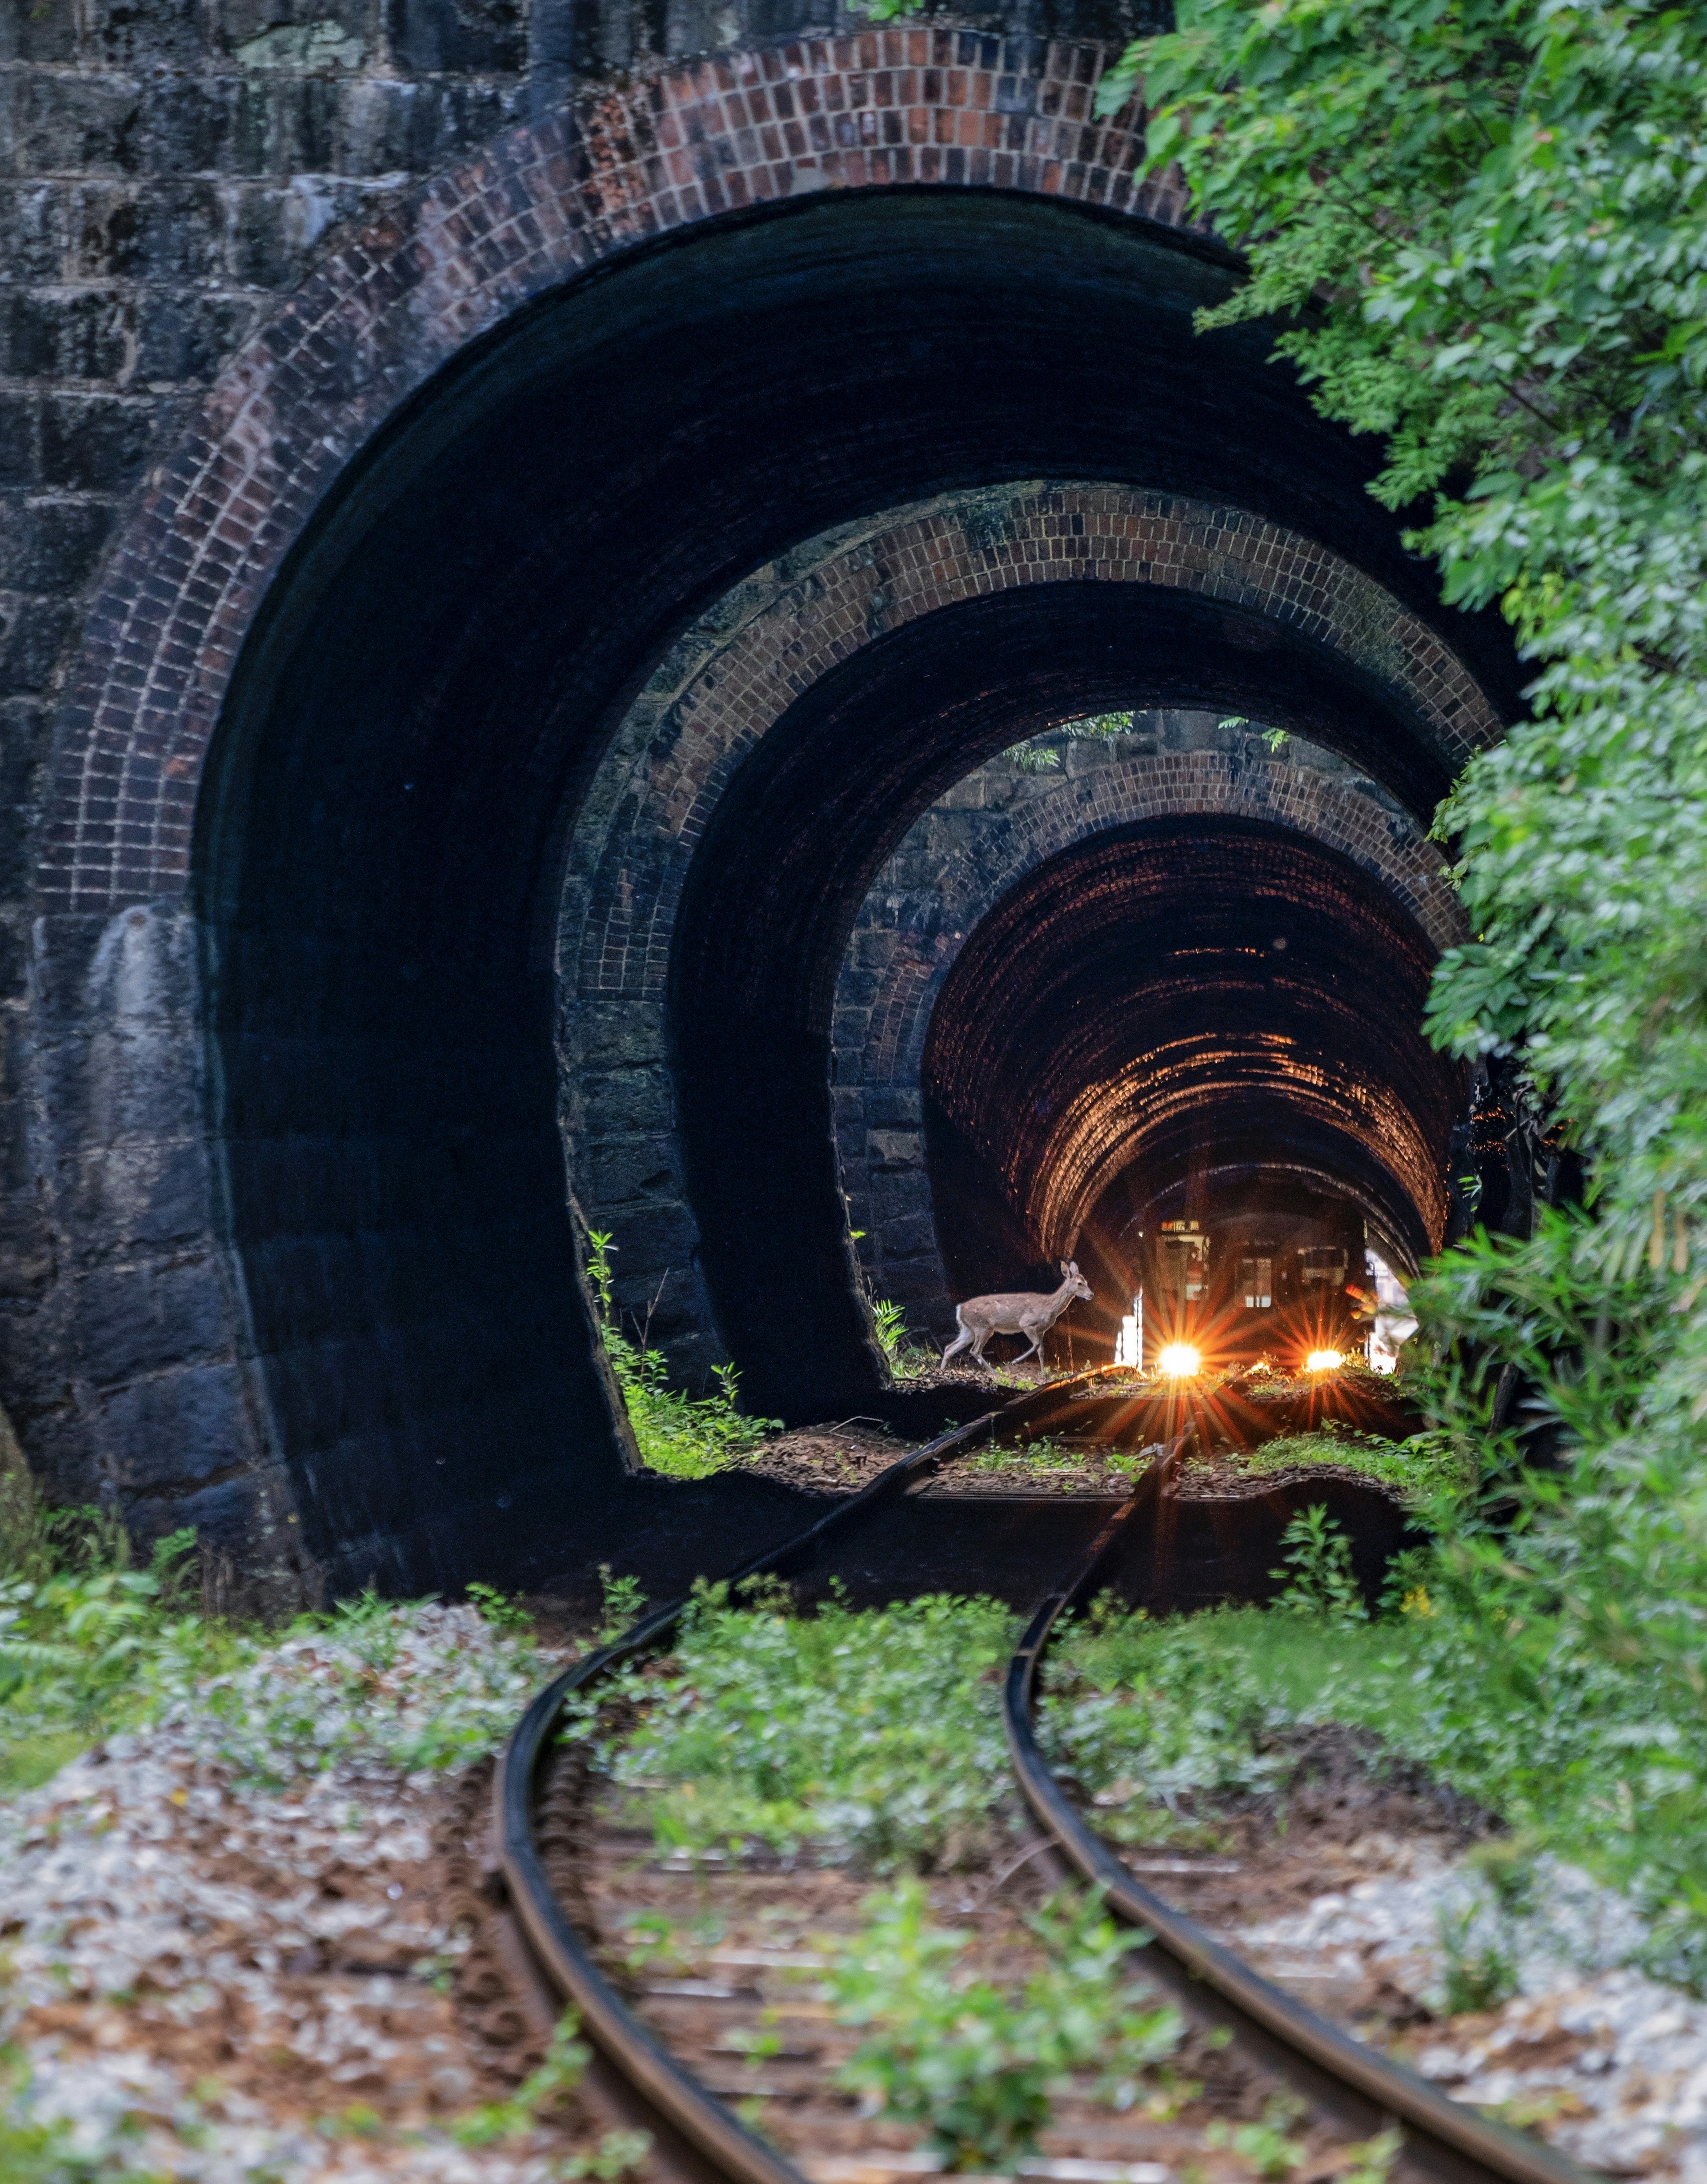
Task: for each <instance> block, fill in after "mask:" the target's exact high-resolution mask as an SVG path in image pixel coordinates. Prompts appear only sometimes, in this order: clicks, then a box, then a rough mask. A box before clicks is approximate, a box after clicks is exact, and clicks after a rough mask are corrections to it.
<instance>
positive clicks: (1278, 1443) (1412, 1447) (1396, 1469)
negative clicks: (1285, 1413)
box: [1232, 1421, 1469, 1507]
mask: <svg viewBox="0 0 1707 2184" xmlns="http://www.w3.org/2000/svg"><path fill="white" fill-rule="evenodd" d="M1232 1462H1233V1463H1234V1464H1235V1465H1236V1467H1237V1469H1238V1470H1240V1471H1241V1472H1243V1473H1245V1474H1248V1476H1250V1477H1252V1478H1260V1477H1266V1476H1268V1475H1269V1474H1272V1473H1275V1472H1279V1471H1292V1470H1295V1469H1297V1468H1300V1467H1302V1468H1305V1469H1309V1468H1314V1467H1315V1466H1317V1465H1321V1464H1332V1466H1334V1467H1335V1468H1337V1469H1338V1470H1341V1471H1355V1472H1359V1473H1361V1474H1362V1475H1363V1476H1364V1477H1365V1478H1366V1479H1375V1480H1376V1481H1377V1482H1378V1483H1379V1484H1380V1485H1382V1486H1390V1487H1392V1488H1393V1490H1395V1491H1396V1492H1397V1493H1398V1496H1399V1497H1400V1498H1401V1500H1403V1501H1405V1502H1410V1503H1411V1504H1412V1505H1413V1506H1415V1507H1421V1506H1423V1505H1424V1504H1426V1503H1427V1502H1431V1501H1432V1499H1433V1498H1434V1497H1435V1496H1437V1495H1438V1494H1439V1493H1441V1492H1442V1491H1443V1490H1454V1489H1457V1488H1459V1487H1461V1486H1463V1485H1466V1484H1467V1483H1468V1478H1467V1474H1468V1468H1469V1465H1468V1458H1467V1454H1466V1451H1465V1449H1464V1448H1463V1446H1462V1445H1461V1444H1460V1443H1459V1442H1458V1441H1457V1440H1454V1438H1453V1436H1451V1435H1448V1434H1442V1433H1421V1434H1414V1435H1412V1436H1411V1438H1410V1440H1383V1439H1382V1437H1381V1436H1380V1435H1375V1434H1361V1433H1357V1432H1355V1431H1354V1430H1353V1429H1351V1428H1350V1427H1348V1426H1342V1425H1340V1424H1337V1422H1336V1421H1330V1422H1329V1423H1328V1424H1326V1425H1325V1426H1324V1427H1323V1428H1322V1429H1321V1430H1320V1431H1319V1432H1316V1433H1306V1434H1286V1435H1282V1437H1281V1438H1280V1439H1278V1440H1269V1441H1264V1442H1263V1443H1262V1444H1261V1446H1259V1447H1257V1448H1254V1449H1251V1450H1248V1451H1246V1452H1245V1453H1243V1454H1242V1455H1239V1456H1237V1457H1233V1458H1232Z"/></svg>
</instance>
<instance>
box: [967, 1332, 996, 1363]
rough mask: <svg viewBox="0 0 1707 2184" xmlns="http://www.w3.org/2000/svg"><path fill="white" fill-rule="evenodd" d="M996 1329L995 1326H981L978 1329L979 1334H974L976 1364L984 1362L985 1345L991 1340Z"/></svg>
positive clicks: (973, 1354) (973, 1353) (973, 1344)
mask: <svg viewBox="0 0 1707 2184" xmlns="http://www.w3.org/2000/svg"><path fill="white" fill-rule="evenodd" d="M995 1331H996V1330H995V1329H994V1328H993V1327H981V1328H980V1329H978V1332H977V1334H976V1335H974V1336H973V1338H972V1362H974V1363H975V1364H977V1365H981V1364H982V1363H983V1362H984V1345H985V1344H986V1343H987V1341H988V1340H989V1339H990V1337H991V1336H992V1335H993V1334H994V1333H995Z"/></svg>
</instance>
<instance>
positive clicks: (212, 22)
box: [206, 0, 375, 68]
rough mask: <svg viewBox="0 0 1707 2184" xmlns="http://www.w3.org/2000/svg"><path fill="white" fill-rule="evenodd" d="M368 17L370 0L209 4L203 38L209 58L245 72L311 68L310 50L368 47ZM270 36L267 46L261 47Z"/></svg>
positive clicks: (370, 31)
mask: <svg viewBox="0 0 1707 2184" xmlns="http://www.w3.org/2000/svg"><path fill="white" fill-rule="evenodd" d="M374 13H375V10H374V0H211V4H210V5H209V7H208V8H207V9H206V17H207V23H208V37H209V43H210V44H211V46H212V47H213V50H214V52H215V53H229V54H231V55H232V56H234V57H235V58H236V59H237V60H238V61H239V63H240V64H242V65H245V66H247V67H250V68H261V67H264V66H266V65H268V64H271V65H273V66H275V67H312V66H314V65H316V62H315V59H314V49H315V47H325V49H326V50H327V51H328V53H329V52H330V50H331V47H333V46H335V45H336V46H337V47H340V48H341V49H342V50H345V51H348V50H349V49H351V48H352V47H360V48H361V49H362V50H363V51H364V52H365V51H367V50H368V49H369V48H370V47H371V46H372V43H373V38H374V30H375V24H374ZM280 32H285V33H287V34H288V33H292V32H294V33H295V34H296V35H295V36H294V37H292V36H288V35H286V36H283V37H281V36H278V35H277V34H278V33H280ZM269 36H271V42H270V44H269V43H265V42H264V41H266V40H268V38H269ZM293 57H294V58H293ZM324 65H326V66H333V65H336V64H335V63H333V62H331V60H327V61H325V63H324Z"/></svg>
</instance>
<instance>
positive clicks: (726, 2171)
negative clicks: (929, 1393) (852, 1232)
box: [493, 1367, 1109, 2184]
mask: <svg viewBox="0 0 1707 2184" xmlns="http://www.w3.org/2000/svg"><path fill="white" fill-rule="evenodd" d="M1108 1370H1109V1368H1106V1367H1098V1368H1093V1369H1092V1370H1090V1371H1089V1372H1086V1373H1074V1374H1071V1375H1070V1376H1068V1377H1067V1378H1065V1379H1059V1380H1053V1381H1047V1382H1045V1383H1044V1384H1043V1386H1042V1387H1040V1388H1037V1389H1035V1390H1031V1391H1030V1392H1028V1393H1027V1394H1026V1395H1024V1396H1020V1397H1019V1399H1018V1400H1017V1401H1015V1402H1011V1403H1009V1404H1006V1405H1004V1407H1002V1408H1001V1409H999V1410H997V1411H993V1412H987V1413H986V1415H985V1416H984V1417H982V1418H975V1419H973V1420H972V1421H971V1422H970V1424H966V1425H962V1426H956V1427H954V1429H952V1430H951V1431H949V1432H948V1433H945V1434H940V1435H938V1436H937V1439H936V1440H932V1441H928V1442H926V1445H925V1446H924V1447H922V1448H917V1449H914V1450H913V1451H910V1452H909V1454H908V1455H906V1456H903V1457H898V1458H897V1460H896V1461H895V1462H894V1463H892V1464H890V1465H889V1466H888V1467H887V1468H886V1469H885V1470H883V1471H881V1472H880V1473H879V1474H878V1475H877V1477H876V1479H873V1480H872V1481H871V1482H870V1485H868V1486H866V1487H865V1488H864V1489H862V1490H861V1491H860V1492H859V1493H858V1494H855V1495H853V1496H850V1497H849V1499H848V1501H846V1502H843V1503H842V1504H841V1506H840V1507H837V1508H835V1509H832V1510H831V1511H830V1512H829V1513H827V1514H826V1515H825V1516H823V1517H821V1518H819V1520H818V1522H817V1523H816V1524H813V1525H810V1526H809V1527H808V1529H806V1530H804V1531H803V1532H799V1533H797V1534H796V1535H795V1536H794V1537H793V1538H792V1539H791V1540H786V1541H783V1542H782V1544H781V1546H777V1547H773V1548H770V1549H769V1550H768V1551H767V1552H765V1553H764V1554H762V1555H758V1556H755V1557H754V1558H753V1560H752V1561H751V1562H749V1563H746V1564H744V1565H743V1567H742V1568H740V1569H738V1570H737V1571H736V1572H735V1573H734V1574H733V1575H732V1576H731V1578H730V1580H729V1583H730V1584H731V1585H738V1584H740V1583H742V1581H743V1580H746V1579H748V1578H755V1577H765V1576H771V1575H775V1576H779V1577H781V1576H785V1575H787V1572H788V1569H789V1568H790V1566H791V1565H794V1564H798V1563H800V1562H802V1561H803V1560H805V1559H807V1558H808V1557H809V1556H810V1555H811V1554H812V1552H814V1551H815V1549H816V1548H817V1547H818V1546H819V1545H820V1543H821V1542H822V1541H824V1540H825V1539H826V1537H827V1536H828V1535H830V1534H831V1533H832V1532H836V1531H838V1530H841V1529H843V1528H845V1527H846V1526H848V1524H851V1523H853V1522H857V1521H858V1520H859V1518H863V1517H865V1516H868V1515H869V1514H870V1513H871V1511H872V1510H873V1509H874V1508H876V1507H880V1506H881V1505H882V1504H884V1503H887V1502H892V1501H893V1500H895V1499H896V1498H897V1497H898V1496H901V1495H904V1494H905V1493H906V1492H907V1491H908V1490H909V1489H911V1488H914V1487H915V1486H920V1485H924V1484H925V1482H926V1480H927V1479H929V1478H930V1477H931V1474H933V1473H934V1472H935V1471H937V1469H938V1468H940V1466H941V1465H942V1463H945V1462H947V1461H948V1460H950V1459H951V1458H953V1457H956V1456H960V1455H964V1454H965V1452H966V1451H968V1450H970V1449H972V1448H974V1447H976V1446H978V1444H979V1443H980V1441H981V1440H994V1439H995V1438H996V1436H997V1435H998V1431H1000V1432H1003V1433H1008V1432H1011V1431H1012V1430H1014V1429H1016V1428H1020V1427H1024V1426H1026V1425H1029V1424H1032V1423H1033V1422H1035V1421H1036V1420H1037V1419H1038V1418H1040V1417H1042V1418H1047V1417H1048V1416H1049V1415H1050V1413H1051V1412H1052V1411H1053V1410H1054V1409H1055V1408H1056V1407H1059V1404H1060V1402H1061V1401H1062V1400H1063V1399H1064V1398H1065V1397H1066V1396H1069V1395H1070V1393H1071V1391H1072V1390H1074V1389H1076V1388H1077V1387H1081V1386H1082V1385H1085V1384H1086V1383H1087V1382H1089V1381H1093V1380H1095V1379H1099V1378H1102V1377H1104V1374H1105V1373H1107V1371H1108ZM686 1607H687V1601H686V1600H685V1599H683V1600H676V1601H672V1602H670V1603H669V1604H668V1605H667V1606H665V1607H659V1608H654V1609H653V1612H652V1613H650V1614H649V1615H646V1616H642V1619H640V1621H639V1622H637V1623H636V1624H633V1625H632V1627H631V1629H629V1630H626V1631H625V1632H624V1634H623V1635H622V1636H621V1637H620V1639H619V1640H618V1641H616V1643H615V1644H614V1645H612V1646H603V1647H602V1648H601V1649H600V1650H599V1651H598V1652H596V1653H592V1654H590V1655H589V1656H588V1657H587V1659H586V1660H585V1661H581V1662H577V1663H575V1666H574V1667H573V1668H571V1669H566V1670H565V1671H564V1674H562V1675H560V1676H559V1678H558V1679H557V1680H556V1682H555V1683H553V1684H549V1685H547V1686H546V1688H545V1690H544V1691H542V1692H541V1693H540V1695H539V1697H537V1699H535V1701H534V1702H533V1703H532V1705H531V1707H529V1708H528V1710H527V1712H526V1713H525V1714H524V1715H523V1716H522V1718H521V1720H520V1722H519V1723H518V1724H517V1725H516V1727H515V1729H514V1732H513V1733H512V1735H511V1736H510V1740H509V1743H508V1745H506V1747H504V1751H503V1756H502V1758H500V1760H499V1762H498V1774H497V1778H496V1780H495V1782H494V1784H493V1803H494V1818H495V1821H496V1831H497V1837H498V1861H499V1865H500V1868H501V1870H502V1872H503V1878H504V1881H505V1884H506V1886H507V1888H508V1892H509V1901H510V1903H511V1905H512V1907H513V1908H514V1913H515V1915H516V1918H517V1919H518V1920H519V1921H520V1925H521V1928H522V1931H523V1934H524V1935H525V1939H526V1942H527V1944H528V1946H529V1947H530V1948H531V1952H532V1954H533V1957H534V1958H535V1959H536V1961H537V1965H538V1968H539V1970H540V1971H541V1972H542V1975H543V1976H544V1978H545V1980H546V1981H547V1983H548V1985H549V1986H551V1987H552V1988H553V1990H554V1991H555V1992H556V1994H557V1996H558V1997H559V1999H560V2001H562V2002H563V2003H567V2004H569V2005H570V2006H571V2007H573V2008H574V2009H575V2011H576V2012H577V2013H578V2014H579V2015H580V2018H581V2028H582V2030H583V2031H584V2032H585V2033H586V2034H587V2037H588V2038H589V2039H590V2040H591V2041H592V2043H593V2046H594V2047H595V2048H597V2049H598V2052H599V2053H600V2054H601V2055H602V2056H603V2057H604V2058H605V2059H606V2060H607V2061H608V2062H609V2064H611V2065H612V2066H613V2067H614V2070H616V2072H617V2073H618V2075H619V2076H620V2078H621V2080H622V2081H624V2082H625V2084H626V2087H628V2088H629V2089H631V2092H634V2093H636V2094H637V2095H638V2096H639V2098H640V2101H641V2103H642V2104H643V2105H644V2107H645V2108H646V2109H648V2111H649V2112H650V2117H651V2118H655V2119H657V2120H661V2121H662V2122H663V2124H664V2126H665V2127H666V2129H667V2131H669V2132H670V2133H671V2134H673V2135H675V2136H676V2137H679V2138H680V2139H681V2140H685V2141H686V2142H687V2146H688V2147H689V2148H691V2149H692V2151H693V2152H694V2153H697V2154H698V2155H699V2156H700V2157H701V2158H702V2159H703V2160H704V2161H705V2162H708V2163H709V2165H710V2166H711V2168H712V2169H713V2170H714V2171H715V2172H716V2174H717V2175H718V2176H720V2177H722V2178H726V2179H727V2180H729V2184H805V2179H804V2178H803V2176H801V2174H800V2172H799V2170H797V2169H796V2168H795V2167H794V2166H793V2165H792V2163H791V2162H789V2161H787V2160H785V2159H783V2157H782V2156H781V2154H780V2153H777V2152H776V2148H774V2147H770V2146H767V2145H766V2144H765V2142H764V2141H763V2140H762V2139H759V2138H757V2137H754V2136H753V2133H752V2132H751V2131H748V2130H746V2129H745V2128H743V2126H742V2125H741V2123H740V2122H739V2121H738V2120H737V2119H736V2117H734V2116H733V2115H731V2114H730V2112H729V2110H728V2109H726V2107H725V2106H724V2105H723V2103H722V2102H721V2101H720V2100H718V2099H717V2098H715V2096H714V2095H713V2094H711V2093H709V2092H706V2091H705V2089H704V2087H703V2086H701V2085H700V2083H699V2081H698V2079H696V2078H695V2077H694V2076H693V2075H692V2073H691V2072H689V2071H687V2070H683V2069H682V2068H681V2064H679V2063H677V2062H676V2059H675V2058H674V2057H673V2056H672V2055H671V2054H670V2052H669V2050H668V2049H667V2048H664V2046H663V2045H662V2043H661V2042H659V2041H657V2040H654V2039H653V2036H652V2035H651V2033H649V2032H648V2031H647V2029H646V2027H645V2026H644V2025H642V2024H641V2022H640V2020H638V2019H637V2017H636V2016H635V2015H634V2014H633V2013H632V2012H631V2010H630V2009H629V2008H628V2006H627V2004H626V2003H625V2002H624V2001H623V2000H622V1997H620V1995H619V1994H618V1993H617V1992H616V1990H615V1988H614V1986H612V1985H611V1983H610V1982H609V1980H607V1979H606V1978H605V1976H604V1975H603V1972H602V1971H601V1970H599V1968H598V1965H597V1964H595V1963H594V1961H593V1959H592V1955H591V1954H590V1953H589V1952H588V1951H587V1947H586V1946H585V1945H584V1944H583V1942H581V1938H580V1936H578V1935H577V1934H576V1932H575V1928H574V1926H573V1925H571V1923H570V1920H569V1919H568V1918H567V1917H566V1916H565V1915H564V1910H563V1907H562V1905H561V1904H560V1903H559V1902H558V1899H557V1897H556V1894H555V1892H553V1889H552V1886H551V1884H550V1881H549V1880H548V1877H547V1875H546V1871H545V1867H544V1864H543V1862H542V1859H541V1858H540V1855H539V1852H538V1849H537V1846H536V1844H535V1841H534V1829H533V1800H534V1787H535V1784H536V1782H537V1778H538V1775H539V1770H540V1766H541V1763H542V1760H543V1758H544V1757H545V1753H546V1751H547V1749H548V1746H549V1744H550V1741H551V1738H552V1736H553V1731H554V1730H555V1729H556V1727H557V1724H558V1723H559V1720H560V1719H562V1716H563V1713H564V1708H566V1706H567V1705H568V1703H569V1702H570V1699H571V1698H573V1697H575V1694H576V1693H577V1692H578V1691H584V1690H586V1689H587V1687H588V1685H592V1684H594V1683H597V1682H598V1679H599V1678H600V1677H601V1676H603V1675H604V1674H606V1672H607V1671H608V1670H609V1669H613V1668H615V1667H617V1666H618V1665H619V1664H620V1663H622V1662H624V1661H628V1660H632V1659H634V1658H636V1657H637V1655H640V1654H643V1653H645V1652H648V1651H649V1650H650V1649H651V1648H652V1647H653V1646H655V1645H657V1643H658V1642H659V1640H660V1639H662V1638H664V1637H667V1636H668V1635H669V1634H670V1631H671V1630H674V1628H675V1627H676V1624H677V1623H678V1622H679V1621H680V1620H681V1616H682V1613H683V1612H684V1610H685V1609H686Z"/></svg>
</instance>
